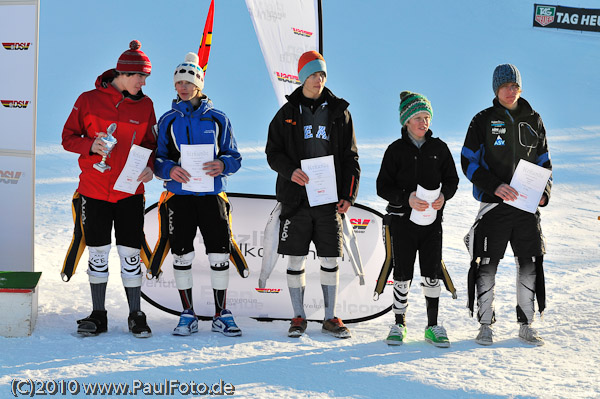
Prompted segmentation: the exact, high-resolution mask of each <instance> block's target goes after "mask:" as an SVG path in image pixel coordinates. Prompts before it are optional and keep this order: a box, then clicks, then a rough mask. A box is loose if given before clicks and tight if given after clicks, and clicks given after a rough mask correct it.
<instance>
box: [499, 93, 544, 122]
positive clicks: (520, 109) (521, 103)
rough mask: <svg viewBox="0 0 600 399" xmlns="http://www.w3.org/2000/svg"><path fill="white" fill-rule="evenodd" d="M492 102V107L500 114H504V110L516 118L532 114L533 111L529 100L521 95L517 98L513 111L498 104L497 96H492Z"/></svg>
mask: <svg viewBox="0 0 600 399" xmlns="http://www.w3.org/2000/svg"><path fill="white" fill-rule="evenodd" d="M493 104H494V109H496V111H498V112H500V113H501V114H502V115H505V114H506V112H509V113H510V114H511V116H515V117H517V118H518V117H523V116H529V115H533V113H534V112H535V111H534V110H533V108H532V107H531V105H530V104H529V102H527V100H525V99H524V98H523V97H519V99H518V100H517V109H516V110H514V111H510V110H509V109H508V108H506V107H504V106H503V105H502V104H500V101H499V100H498V97H494V101H493Z"/></svg>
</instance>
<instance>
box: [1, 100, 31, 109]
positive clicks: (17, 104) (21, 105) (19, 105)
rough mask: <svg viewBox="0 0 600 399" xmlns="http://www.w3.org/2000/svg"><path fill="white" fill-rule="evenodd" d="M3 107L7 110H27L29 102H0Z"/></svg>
mask: <svg viewBox="0 0 600 399" xmlns="http://www.w3.org/2000/svg"><path fill="white" fill-rule="evenodd" d="M0 103H2V105H3V106H5V107H6V108H27V106H28V105H29V101H23V100H0Z"/></svg>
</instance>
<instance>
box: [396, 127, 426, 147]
mask: <svg viewBox="0 0 600 399" xmlns="http://www.w3.org/2000/svg"><path fill="white" fill-rule="evenodd" d="M431 136H433V132H432V131H431V129H428V130H427V133H425V142H427V141H429V139H431ZM402 140H405V141H406V142H407V143H410V144H411V145H413V146H414V144H413V142H412V140H411V139H410V136H409V135H408V128H407V127H406V126H402Z"/></svg>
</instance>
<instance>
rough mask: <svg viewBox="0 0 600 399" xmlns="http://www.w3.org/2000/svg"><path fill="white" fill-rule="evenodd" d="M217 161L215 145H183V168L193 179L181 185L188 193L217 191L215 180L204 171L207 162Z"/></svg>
mask: <svg viewBox="0 0 600 399" xmlns="http://www.w3.org/2000/svg"><path fill="white" fill-rule="evenodd" d="M214 160H215V146H214V144H181V167H182V168H183V169H185V170H186V171H187V172H188V173H189V174H190V175H191V176H192V177H190V181H189V182H187V183H184V184H182V185H181V188H183V189H184V190H186V191H193V192H195V193H206V192H211V191H214V190H215V178H214V177H212V176H209V175H207V174H206V171H205V170H202V168H203V167H204V164H205V163H206V162H211V161H214Z"/></svg>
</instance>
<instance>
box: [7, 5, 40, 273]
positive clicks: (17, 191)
mask: <svg viewBox="0 0 600 399" xmlns="http://www.w3.org/2000/svg"><path fill="white" fill-rule="evenodd" d="M38 26H39V0H27V1H15V0H11V1H6V0H0V121H2V123H0V209H3V212H1V213H0V226H4V227H3V229H2V230H3V231H2V232H0V254H1V255H0V271H33V269H34V265H33V260H34V256H33V250H34V242H33V241H34V240H33V234H34V233H33V232H34V198H35V128H36V108H37V107H36V102H37V59H38ZM7 226H10V228H7Z"/></svg>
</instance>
